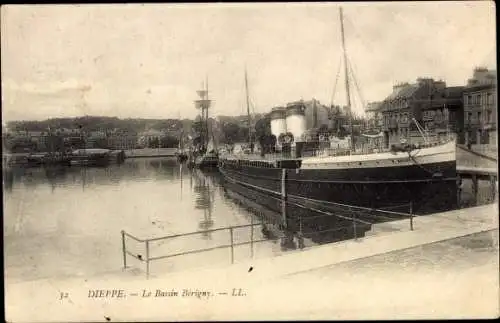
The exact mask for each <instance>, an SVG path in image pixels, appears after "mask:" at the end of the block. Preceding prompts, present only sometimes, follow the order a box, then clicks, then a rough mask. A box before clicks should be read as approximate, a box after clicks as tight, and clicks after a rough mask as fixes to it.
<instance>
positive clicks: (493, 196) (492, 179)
mask: <svg viewBox="0 0 500 323" xmlns="http://www.w3.org/2000/svg"><path fill="white" fill-rule="evenodd" d="M496 191H497V183H496V178H495V175H490V196H491V202H495V199H496V197H497V192H496Z"/></svg>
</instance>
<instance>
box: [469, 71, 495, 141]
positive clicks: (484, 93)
mask: <svg viewBox="0 0 500 323" xmlns="http://www.w3.org/2000/svg"><path fill="white" fill-rule="evenodd" d="M496 94H497V90H496V71H490V70H488V69H486V68H476V69H474V73H473V77H472V78H471V79H469V80H468V82H467V86H466V87H465V89H464V92H463V102H464V120H465V143H467V144H490V145H495V146H496V145H497V143H498V141H497V101H496Z"/></svg>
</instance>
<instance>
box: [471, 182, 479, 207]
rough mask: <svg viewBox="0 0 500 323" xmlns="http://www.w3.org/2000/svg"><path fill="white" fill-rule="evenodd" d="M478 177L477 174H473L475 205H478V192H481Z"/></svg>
mask: <svg viewBox="0 0 500 323" xmlns="http://www.w3.org/2000/svg"><path fill="white" fill-rule="evenodd" d="M478 181H479V180H478V178H477V175H476V174H472V198H473V200H474V202H473V203H474V206H476V205H478V192H479V189H478V188H479V186H478V184H479V183H478Z"/></svg>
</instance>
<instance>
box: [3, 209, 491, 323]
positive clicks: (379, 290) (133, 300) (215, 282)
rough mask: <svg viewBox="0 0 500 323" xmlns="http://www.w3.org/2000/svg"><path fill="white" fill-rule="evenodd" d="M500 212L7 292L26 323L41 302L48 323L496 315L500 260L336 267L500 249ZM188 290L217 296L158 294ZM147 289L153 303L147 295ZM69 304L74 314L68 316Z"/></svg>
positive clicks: (9, 308) (435, 218) (430, 219)
mask: <svg viewBox="0 0 500 323" xmlns="http://www.w3.org/2000/svg"><path fill="white" fill-rule="evenodd" d="M497 212H498V204H490V205H485V206H480V207H473V208H469V209H461V210H455V211H450V212H444V213H440V214H434V215H428V216H419V217H416V218H415V228H414V230H413V231H409V230H408V229H405V231H396V232H392V233H389V234H381V235H374V236H366V237H364V238H360V239H357V240H350V241H344V242H338V243H332V244H328V245H323V246H319V247H312V248H306V249H303V250H298V251H294V252H289V253H286V254H285V255H282V256H277V257H274V258H267V259H251V260H248V261H242V262H239V263H236V264H234V265H231V266H228V265H225V266H217V267H211V268H204V269H196V270H190V271H184V272H178V273H162V274H158V275H156V276H155V277H151V279H149V280H146V279H145V277H144V276H143V275H142V274H140V273H138V272H137V271H135V272H134V271H131V270H125V271H119V270H117V271H116V272H114V273H109V274H107V275H104V276H97V277H81V278H59V279H57V278H54V279H46V280H37V281H32V282H22V283H18V284H9V285H7V286H6V293H8V295H9V300H12V301H10V302H7V303H6V315H7V317H16V320H17V321H24V319H26V320H29V317H28V316H29V314H30V313H27V312H29V311H25V308H26V307H27V306H28V304H33V303H35V304H38V306H40V308H44V309H45V311H44V312H43V313H40V314H41V316H40V317H38V319H39V320H40V321H41V320H43V319H44V318H45V317H42V316H47V318H48V315H51V318H52V319H54V320H58V321H69V320H71V318H74V317H75V315H78V317H79V318H80V319H84V320H87V319H88V320H103V319H104V318H105V317H109V318H110V319H111V320H113V321H116V320H136V319H137V320H144V319H147V320H154V319H155V318H158V319H160V318H162V319H165V318H168V319H169V320H170V319H171V320H177V319H179V320H186V319H189V320H195V319H196V320H203V319H238V318H240V319H241V318H242V317H245V318H250V319H263V318H265V317H267V318H269V317H270V316H269V315H272V317H276V318H279V319H283V318H288V319H293V318H295V319H302V318H304V319H305V318H310V317H311V315H312V316H314V317H315V318H318V319H324V318H329V319H335V318H350V319H353V318H358V319H359V318H362V319H363V318H390V317H392V318H396V317H398V318H430V317H432V318H437V316H440V315H451V316H452V317H456V318H463V317H462V316H463V315H465V316H477V317H490V316H491V317H493V316H497V315H498V276H497V275H496V274H492V272H493V273H494V272H497V270H494V269H495V266H498V264H497V263H492V264H486V265H485V264H481V265H479V264H478V267H474V268H470V269H460V268H457V269H456V271H451V272H439V271H437V272H433V271H431V270H429V271H427V272H425V273H423V274H419V273H418V272H415V271H414V272H410V273H405V270H403V269H404V268H402V270H401V271H398V272H392V271H391V272H377V271H376V270H371V271H369V272H368V273H366V274H364V275H360V274H357V275H356V274H354V273H352V272H350V271H349V270H346V271H344V272H343V273H342V274H340V273H338V272H331V271H328V270H327V269H328V268H333V266H335V265H338V264H341V263H347V262H351V261H353V260H359V259H366V260H369V258H370V257H374V256H377V255H383V254H390V253H393V252H395V251H400V250H406V249H409V250H411V248H414V247H419V246H424V245H431V244H435V243H439V242H443V241H447V240H450V239H455V238H459V237H464V236H468V235H473V234H475V233H480V232H486V233H488V234H491V236H492V240H494V241H495V243H496V245H495V249H496V250H497V252H498V218H497V214H498V213H497ZM403 222H404V221H396V222H393V223H391V224H390V225H392V226H394V228H396V229H397V228H398V227H400V226H401V227H405V226H406V227H407V223H403ZM384 225H389V224H388V223H384ZM117 267H119V264H118V263H117ZM250 268H251V269H252V270H250ZM472 282H473V283H472ZM96 289H99V290H116V289H120V290H123V293H124V294H125V295H126V296H125V300H126V301H124V300H123V299H122V300H118V299H105V300H103V299H100V300H97V299H95V298H89V297H88V293H89V291H91V290H96ZM184 289H188V290H191V291H194V292H193V295H195V294H198V295H210V296H204V297H190V298H186V297H173V296H172V297H169V296H165V297H162V298H161V299H157V298H156V299H155V297H154V295H156V294H158V292H157V290H161V291H171V290H177V291H179V292H182V291H183V290H184ZM147 292H151V293H152V295H153V297H150V298H144V297H143V296H141V295H144V294H146V295H147ZM169 293H170V292H169ZM207 293H209V294H207ZM163 294H164V295H167V294H168V293H163ZM25 295H30V298H26V297H25ZM171 295H173V293H171ZM270 296H271V297H270ZM167 298H168V299H167ZM474 299H477V300H478V302H480V304H481V306H480V307H478V306H477V305H476V306H474V305H473V303H474V302H473V303H471V302H470V301H471V300H474ZM457 302H458V303H459V304H462V302H464V303H463V305H461V310H463V311H462V312H460V313H457V312H456V309H457V308H456V304H457ZM162 304H168V305H167V306H165V305H162ZM61 306H68V307H70V308H72V310H71V311H61V310H60V308H61ZM128 308H141V309H145V311H129V310H127V309H128ZM228 309H230V310H228ZM403 309H404V310H403ZM266 315H267V316H266Z"/></svg>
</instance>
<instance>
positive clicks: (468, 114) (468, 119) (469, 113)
mask: <svg viewBox="0 0 500 323" xmlns="http://www.w3.org/2000/svg"><path fill="white" fill-rule="evenodd" d="M471 119H472V112H468V113H467V121H470V120H471Z"/></svg>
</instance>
